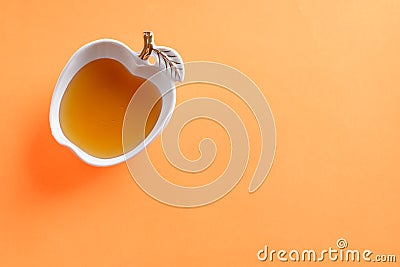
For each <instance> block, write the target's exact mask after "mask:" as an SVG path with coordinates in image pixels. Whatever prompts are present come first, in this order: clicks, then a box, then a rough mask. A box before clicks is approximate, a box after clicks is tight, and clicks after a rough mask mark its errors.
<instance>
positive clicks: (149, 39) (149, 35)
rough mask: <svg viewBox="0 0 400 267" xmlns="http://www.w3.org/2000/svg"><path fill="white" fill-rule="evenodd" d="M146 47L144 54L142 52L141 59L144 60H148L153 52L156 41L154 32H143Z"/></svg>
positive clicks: (144, 47) (143, 50)
mask: <svg viewBox="0 0 400 267" xmlns="http://www.w3.org/2000/svg"><path fill="white" fill-rule="evenodd" d="M143 39H144V46H143V49H142V52H140V55H139V58H141V59H143V60H147V59H148V58H149V57H150V55H151V51H153V46H154V40H153V32H143Z"/></svg>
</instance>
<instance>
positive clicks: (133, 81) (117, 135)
mask: <svg viewBox="0 0 400 267" xmlns="http://www.w3.org/2000/svg"><path fill="white" fill-rule="evenodd" d="M145 81H146V80H145V79H143V78H140V77H137V76H133V75H132V74H131V73H130V72H129V71H128V70H127V69H126V68H125V67H124V66H123V65H122V64H121V63H119V62H118V61H116V60H113V59H108V58H102V59H97V60H95V61H92V62H90V63H89V64H87V65H85V66H84V67H83V68H82V69H80V70H79V71H78V73H77V74H76V75H75V77H74V78H73V79H72V80H71V82H70V83H69V85H68V87H67V89H66V91H65V94H64V96H63V98H62V101H61V106H60V124H61V129H62V131H63V132H64V134H65V136H66V137H67V138H68V139H69V140H70V141H71V142H72V143H74V144H75V145H77V146H78V147H79V148H81V149H82V150H83V151H85V152H86V153H88V154H90V155H92V156H95V157H98V158H113V157H116V156H120V155H122V154H123V153H124V149H123V144H122V132H123V124H124V116H125V112H126V110H127V107H128V104H129V102H130V100H131V98H132V96H133V95H134V94H135V92H136V91H137V89H138V88H139V86H140V85H142V84H143V83H144V82H145ZM143 86H145V88H143V90H144V92H145V93H144V94H139V92H138V95H137V96H135V99H136V98H139V99H138V101H135V103H134V104H135V105H134V104H132V105H131V106H135V109H134V110H133V111H132V112H134V114H131V115H129V117H130V118H131V119H130V120H129V123H127V122H125V127H127V128H128V129H129V132H127V131H125V129H127V128H125V129H124V140H123V141H124V146H125V151H129V150H130V149H132V148H134V147H135V146H136V145H137V144H139V143H140V142H141V141H143V140H144V138H145V137H146V136H147V135H148V134H149V133H150V132H151V130H152V129H153V127H154V125H155V124H156V122H157V120H158V117H159V115H160V112H161V103H162V101H161V100H159V101H157V99H159V97H160V93H159V90H158V89H157V87H156V86H155V85H154V84H152V83H151V82H149V81H147V82H146V83H145V84H143ZM141 90H142V89H140V92H143V91H141ZM156 101H157V103H156V104H155V105H154V106H153V104H154V103H155V102H156ZM131 106H130V107H131ZM130 110H131V108H130ZM150 110H151V112H150V114H149V111H150ZM148 114H149V116H148V117H147V115H148ZM146 118H147V120H146ZM129 124H131V125H129ZM126 133H128V134H126Z"/></svg>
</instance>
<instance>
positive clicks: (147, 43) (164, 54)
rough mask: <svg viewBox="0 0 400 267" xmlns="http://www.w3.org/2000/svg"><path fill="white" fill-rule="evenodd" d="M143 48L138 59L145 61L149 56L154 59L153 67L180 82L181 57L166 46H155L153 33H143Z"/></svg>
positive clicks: (182, 76)
mask: <svg viewBox="0 0 400 267" xmlns="http://www.w3.org/2000/svg"><path fill="white" fill-rule="evenodd" d="M143 37H144V47H143V50H142V52H141V53H140V55H139V58H141V59H143V60H147V59H148V58H149V57H150V56H153V57H154V58H155V59H156V63H155V65H156V66H158V67H159V68H160V70H164V71H165V72H166V74H167V75H169V77H171V79H173V80H174V81H179V82H182V81H183V79H184V76H185V69H184V65H183V60H182V58H181V56H180V55H179V54H178V52H176V51H175V50H174V49H172V48H169V47H166V46H156V45H155V44H154V41H153V33H152V32H145V33H144V36H143Z"/></svg>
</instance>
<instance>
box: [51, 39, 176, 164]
mask: <svg viewBox="0 0 400 267" xmlns="http://www.w3.org/2000/svg"><path fill="white" fill-rule="evenodd" d="M160 48H161V47H160ZM163 49H165V48H163ZM168 49H169V50H168V51H170V53H174V55H176V56H175V57H176V58H178V60H180V62H182V59H181V58H180V56H179V55H178V54H177V53H176V51H174V50H173V49H170V48H168ZM152 55H153V54H152ZM100 58H111V59H114V60H117V61H118V62H120V63H121V64H122V65H123V66H125V67H126V68H127V69H128V70H129V71H130V72H131V73H132V75H135V76H138V77H142V78H145V79H149V80H150V81H151V82H152V83H153V84H155V85H156V87H157V88H158V89H159V91H160V95H161V96H162V108H161V113H160V115H159V118H158V120H157V123H156V125H155V126H154V128H153V130H152V131H151V132H150V133H149V135H148V136H147V137H146V138H145V139H144V140H143V141H142V142H141V143H140V144H138V145H137V146H136V147H135V148H133V149H132V150H130V151H125V154H123V155H121V156H117V157H114V158H97V157H94V156H92V155H89V154H88V153H86V152H85V151H83V150H82V149H81V148H80V147H78V146H77V145H75V144H74V143H73V142H71V141H70V140H69V139H68V138H67V137H66V136H65V135H64V133H63V131H62V129H61V125H60V105H61V101H62V98H63V95H64V93H65V91H66V89H67V87H68V84H69V83H70V81H71V80H72V78H73V77H74V76H75V75H76V73H77V72H78V71H79V70H80V69H81V68H82V67H83V66H85V65H86V64H88V63H90V62H92V61H94V60H96V59H100ZM155 58H156V63H155V64H150V63H149V62H148V60H143V59H141V58H139V53H137V52H134V51H132V50H131V49H130V48H129V47H128V46H126V45H125V44H123V43H121V42H119V41H116V40H112V39H101V40H97V41H94V42H91V43H88V44H86V45H84V46H83V47H81V48H80V49H79V50H78V51H76V52H75V54H74V55H73V56H72V57H71V58H70V60H69V61H68V63H67V65H66V66H65V67H64V69H63V71H62V73H61V75H60V77H59V79H58V82H57V84H56V87H55V89H54V93H53V97H52V100H51V106H50V127H51V131H52V134H53V136H54V138H55V139H56V140H57V142H58V143H60V144H61V145H64V146H67V147H69V148H70V149H72V151H74V152H75V153H76V155H78V157H79V158H81V159H82V160H83V161H85V162H86V163H88V164H91V165H94V166H110V165H114V164H118V163H121V162H123V161H125V160H126V159H129V158H131V157H133V156H135V155H136V154H137V153H139V152H140V151H141V150H143V149H144V148H145V146H147V145H148V144H149V143H150V142H151V141H153V140H154V139H155V138H156V137H157V135H158V134H160V133H161V131H162V129H163V127H164V126H165V125H166V124H167V122H168V121H169V119H170V117H171V115H172V112H173V110H174V106H175V100H176V88H175V83H174V80H175V79H173V78H172V76H171V75H168V73H169V72H168V71H166V70H165V66H166V65H167V64H166V62H159V61H158V59H157V57H156V56H155ZM164 63H165V64H164ZM182 69H183V64H182ZM160 72H163V73H160ZM156 74H157V75H156ZM182 76H183V71H182ZM182 76H181V79H183V77H182ZM181 79H180V80H181ZM124 134H126V133H124ZM128 134H129V133H128ZM121 135H122V133H121Z"/></svg>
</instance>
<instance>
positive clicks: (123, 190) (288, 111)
mask: <svg viewBox="0 0 400 267" xmlns="http://www.w3.org/2000/svg"><path fill="white" fill-rule="evenodd" d="M399 29H400V2H398V1H302V0H298V1H241V2H235V1H214V0H212V1H211V0H203V1H192V2H190V1H172V0H171V1H156V0H153V1H125V2H123V1H103V0H97V1H40V2H38V1H7V2H6V1H2V2H1V4H0V36H1V43H0V48H1V49H0V59H1V60H0V82H1V87H0V90H1V97H0V101H1V102H0V111H1V113H0V114H1V123H2V127H1V133H0V135H1V138H0V143H1V146H0V147H1V153H2V154H1V160H0V166H1V172H0V173H1V175H0V266H41V267H43V266H97V267H100V266H267V265H268V266H269V265H272V264H273V265H274V266H279V265H283V264H282V263H279V262H273V263H270V262H259V261H258V260H257V256H256V253H257V251H258V250H259V249H261V248H262V247H263V246H264V245H269V246H270V247H271V248H274V249H280V248H283V249H287V250H290V249H307V248H308V249H316V250H322V249H325V248H327V247H329V246H332V247H335V243H336V240H337V239H338V238H340V237H344V238H346V239H347V241H348V242H349V248H352V249H371V250H372V251H374V252H376V253H381V254H397V257H398V258H399V257H400V242H399V236H400V232H399V225H400V217H399V212H398V205H399V201H400V194H399V188H400V181H399V177H400V171H399V168H398V166H399V163H398V161H399V158H400V155H399V153H400V152H399V151H400V142H399V137H400V127H399V122H400V105H399V103H398V101H399V99H400V90H399V88H400V75H399V70H400V63H399V62H400V53H399V47H400V32H399ZM143 30H152V31H153V32H154V33H155V38H156V44H159V45H166V46H170V47H173V48H175V49H176V50H178V51H179V52H180V54H181V55H182V57H183V58H184V60H185V61H193V60H207V61H217V62H222V63H225V64H228V65H231V66H233V67H235V68H237V69H239V70H241V71H242V72H244V73H245V74H247V75H248V76H249V77H251V78H252V79H253V80H254V81H255V82H256V83H257V84H258V85H259V87H260V88H261V89H262V91H263V93H264V95H265V96H266V98H267V99H268V102H269V104H270V106H271V109H272V111H273V114H274V117H275V121H276V127H277V151H276V157H275V161H274V165H273V167H272V170H271V172H270V174H269V176H268V178H267V180H266V181H265V183H264V184H263V185H262V186H261V188H260V189H259V190H258V191H257V192H255V193H254V194H249V193H248V192H247V187H248V184H249V182H250V180H251V177H252V172H253V171H254V168H255V164H256V157H253V158H251V161H250V164H249V166H248V169H247V171H246V173H245V176H244V177H243V178H242V180H241V182H240V183H239V184H238V186H237V187H236V188H234V190H233V191H232V192H231V193H230V194H228V195H227V196H226V197H225V198H223V199H222V200H220V201H218V202H216V203H214V204H211V205H208V206H205V207H201V208H194V209H182V208H175V207H170V206H167V205H164V204H161V203H159V202H157V201H155V200H154V199H152V198H150V197H149V196H147V195H146V194H145V193H144V192H142V191H141V190H140V188H139V187H138V186H137V185H136V184H135V182H134V181H133V179H132V178H131V176H130V175H129V172H128V170H127V167H126V165H124V164H120V165H117V166H114V167H109V168H95V167H91V166H88V165H85V164H84V163H82V162H81V161H80V160H79V159H78V158H77V157H76V156H75V155H74V154H73V153H72V152H71V151H69V150H68V149H67V148H65V147H62V146H60V145H58V144H57V143H56V142H55V141H54V139H53V138H52V136H51V133H50V130H49V123H48V111H49V105H50V99H51V95H52V92H53V88H54V86H55V83H56V81H57V78H58V75H59V74H60V72H61V70H62V68H63V67H64V65H65V64H66V62H67V60H68V59H69V57H70V56H71V55H72V54H73V53H74V51H75V50H76V49H78V48H79V47H80V46H82V45H83V44H85V43H87V42H89V41H92V40H95V39H98V38H103V37H110V38H115V39H118V40H121V41H123V42H125V43H126V44H128V45H129V46H131V47H132V49H133V50H135V51H138V50H140V49H141V46H142V31H143ZM211 89H212V88H210V86H208V87H207V86H205V87H204V90H201V88H200V87H196V88H193V90H191V89H190V86H188V87H182V88H181V90H179V89H178V101H182V100H184V99H187V98H191V97H195V96H197V95H210V96H211V95H214V96H215V97H221V99H224V96H223V93H218V92H215V90H211ZM228 98H229V97H228V96H227V97H226V99H228ZM232 102H233V103H231V107H232V108H234V109H235V108H239V109H238V110H237V112H239V114H240V112H242V111H241V110H242V109H240V105H242V104H240V103H239V102H238V101H236V100H235V99H233V98H232ZM243 112H244V113H246V112H247V111H245V110H244V109H243ZM243 116H244V117H246V116H247V115H246V114H243ZM249 118H250V117H249ZM201 123H202V122H199V127H200V128H196V125H193V126H191V127H189V126H188V128H187V129H186V131H187V134H186V135H185V134H184V133H183V137H182V140H181V141H182V143H183V151H184V152H185V153H186V154H187V156H188V157H189V158H190V157H196V155H197V154H196V153H198V151H197V150H196V146H197V143H196V142H195V141H196V140H197V139H198V138H201V137H204V136H212V135H213V134H216V138H215V140H216V142H217V143H218V141H219V140H220V141H221V140H222V141H223V140H224V138H226V136H224V134H223V132H221V133H220V132H219V130H216V131H211V129H213V128H218V126H215V125H211V124H210V125H208V126H207V127H203V126H202V125H201ZM248 123H249V125H250V126H249V127H250V128H252V127H253V128H255V127H254V125H255V124H254V122H252V121H251V120H250V119H249V122H248ZM204 125H206V124H204ZM208 127H209V128H208ZM199 129H201V131H199ZM218 129H219V128H218ZM190 132H192V133H197V134H196V135H193V137H192V138H191V137H190ZM185 136H186V137H185ZM251 136H254V141H252V140H250V144H251V145H252V149H253V150H252V151H254V153H256V152H257V143H258V142H259V140H258V139H257V138H256V137H255V136H256V133H252V134H251ZM195 143H196V144H195ZM159 144H160V142H159V139H158V140H157V141H156V142H154V143H153V144H152V145H151V147H150V149H156V148H157V146H158V145H159ZM219 149H220V150H219V154H218V157H220V156H224V155H227V152H226V151H225V149H227V147H226V146H219ZM154 157H156V158H157V157H160V159H161V156H159V155H157V154H155V155H154ZM216 164H217V166H216V167H214V168H211V169H210V170H207V172H206V173H204V174H203V175H197V176H196V177H194V178H193V179H200V180H195V181H196V182H193V184H197V183H200V184H201V181H202V182H207V181H210V180H212V179H213V177H216V176H217V175H218V172H220V171H221V170H223V166H224V165H222V164H226V160H224V159H217V162H216ZM180 177H181V176H179V177H176V176H175V177H174V178H171V179H172V180H174V181H175V182H177V183H178V182H181V183H187V184H191V182H185V181H183V180H182V179H181V178H180ZM189 179H190V178H189ZM201 179H203V180H201ZM199 181H200V182H199ZM325 264H326V265H334V263H330V262H328V261H326V262H325ZM335 264H336V265H335V266H337V265H339V264H340V263H335ZM299 265H302V264H299ZM309 265H310V266H313V265H316V264H309ZM340 265H341V264H340ZM347 265H348V266H351V265H352V264H350V263H348V264H346V266H347ZM381 265H382V266H384V265H385V264H381ZM394 265H395V264H391V265H390V266H394ZM285 266H286V265H285ZM357 266H358V265H357Z"/></svg>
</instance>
